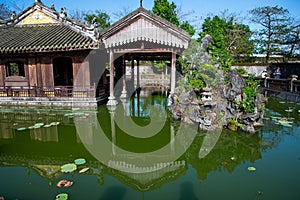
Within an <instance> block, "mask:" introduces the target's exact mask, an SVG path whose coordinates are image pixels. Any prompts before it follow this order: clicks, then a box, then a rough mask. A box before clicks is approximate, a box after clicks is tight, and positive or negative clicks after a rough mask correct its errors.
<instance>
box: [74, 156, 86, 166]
mask: <svg viewBox="0 0 300 200" xmlns="http://www.w3.org/2000/svg"><path fill="white" fill-rule="evenodd" d="M74 163H75V164H76V165H83V164H84V163H86V160H85V159H84V158H78V159H76V160H74Z"/></svg>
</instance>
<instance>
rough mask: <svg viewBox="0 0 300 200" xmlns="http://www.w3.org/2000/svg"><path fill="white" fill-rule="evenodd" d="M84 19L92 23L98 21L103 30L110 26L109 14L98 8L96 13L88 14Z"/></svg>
mask: <svg viewBox="0 0 300 200" xmlns="http://www.w3.org/2000/svg"><path fill="white" fill-rule="evenodd" d="M84 20H85V21H86V22H88V23H90V24H93V23H97V24H98V25H99V28H100V29H101V30H102V29H105V28H107V27H109V26H110V17H109V15H108V14H107V13H105V12H102V11H100V10H96V11H95V13H92V14H86V15H85V17H84Z"/></svg>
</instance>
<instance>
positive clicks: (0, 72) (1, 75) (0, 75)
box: [0, 63, 5, 87]
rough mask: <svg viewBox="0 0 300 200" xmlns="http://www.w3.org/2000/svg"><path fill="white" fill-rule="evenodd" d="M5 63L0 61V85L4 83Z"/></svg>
mask: <svg viewBox="0 0 300 200" xmlns="http://www.w3.org/2000/svg"><path fill="white" fill-rule="evenodd" d="M4 80H5V65H4V64H2V63H0V86H1V87H3V86H4V85H5V83H4Z"/></svg>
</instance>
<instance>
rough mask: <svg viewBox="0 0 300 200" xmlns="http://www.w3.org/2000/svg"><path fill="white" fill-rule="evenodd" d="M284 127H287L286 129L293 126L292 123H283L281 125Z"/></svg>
mask: <svg viewBox="0 0 300 200" xmlns="http://www.w3.org/2000/svg"><path fill="white" fill-rule="evenodd" d="M280 124H281V125H282V126H285V127H292V126H293V125H291V124H290V123H287V122H281V123H280Z"/></svg>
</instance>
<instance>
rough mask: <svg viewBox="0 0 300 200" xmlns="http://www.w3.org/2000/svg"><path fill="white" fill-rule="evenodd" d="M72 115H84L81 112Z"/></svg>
mask: <svg viewBox="0 0 300 200" xmlns="http://www.w3.org/2000/svg"><path fill="white" fill-rule="evenodd" d="M74 115H84V113H83V112H77V113H74Z"/></svg>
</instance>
